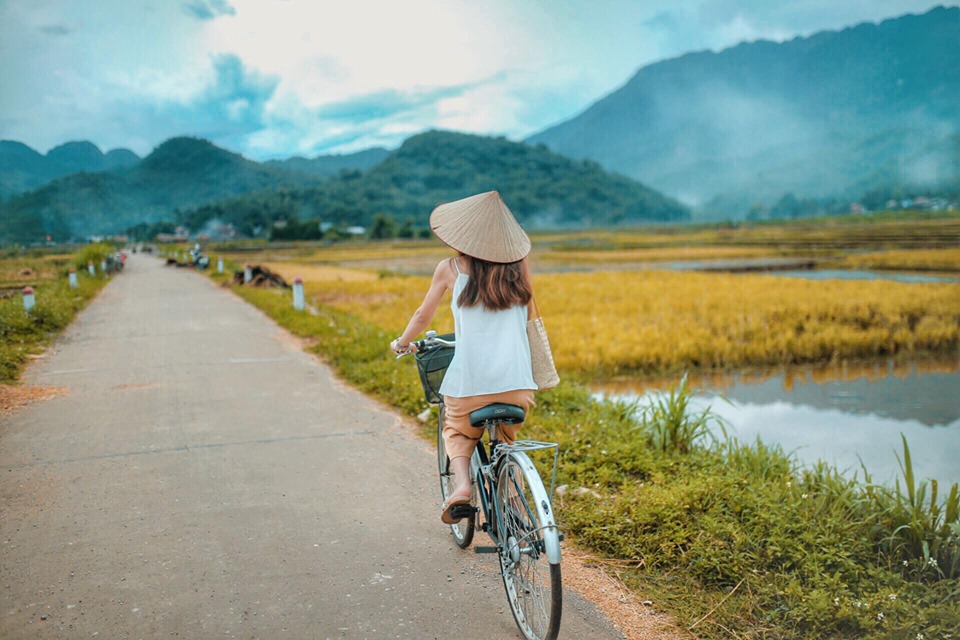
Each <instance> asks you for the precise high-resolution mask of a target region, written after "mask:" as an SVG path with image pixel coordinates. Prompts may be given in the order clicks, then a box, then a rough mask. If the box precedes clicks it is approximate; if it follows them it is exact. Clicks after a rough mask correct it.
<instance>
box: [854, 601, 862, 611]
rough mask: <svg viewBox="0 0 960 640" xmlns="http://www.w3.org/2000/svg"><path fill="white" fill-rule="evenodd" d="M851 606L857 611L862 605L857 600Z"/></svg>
mask: <svg viewBox="0 0 960 640" xmlns="http://www.w3.org/2000/svg"><path fill="white" fill-rule="evenodd" d="M853 606H855V607H856V608H857V609H859V608H860V607H862V606H863V603H862V602H860V601H859V600H857V601H856V602H854V603H853Z"/></svg>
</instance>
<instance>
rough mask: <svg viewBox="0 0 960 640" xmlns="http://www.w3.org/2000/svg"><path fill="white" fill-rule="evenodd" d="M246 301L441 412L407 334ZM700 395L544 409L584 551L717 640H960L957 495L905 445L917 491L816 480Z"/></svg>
mask: <svg viewBox="0 0 960 640" xmlns="http://www.w3.org/2000/svg"><path fill="white" fill-rule="evenodd" d="M213 277H214V278H215V279H218V280H221V281H222V280H224V279H225V277H221V276H216V275H213ZM235 290H236V292H237V293H238V294H239V295H240V296H242V297H243V298H244V299H246V300H248V301H249V302H251V303H252V304H254V305H256V306H257V307H259V308H260V309H262V310H264V311H265V312H266V313H267V314H268V315H270V316H271V317H272V318H274V319H275V320H276V321H277V322H278V323H279V324H281V325H282V326H284V327H286V328H287V329H289V330H290V331H292V332H293V333H294V334H296V335H299V336H302V337H305V338H310V339H312V340H313V341H314V346H312V347H311V349H312V350H313V351H314V352H316V353H317V354H319V355H320V356H321V357H323V358H324V359H325V360H326V361H327V362H328V363H329V364H331V365H332V366H333V368H334V369H335V370H336V371H337V372H338V373H339V375H340V376H341V377H343V378H344V379H345V380H347V381H348V382H350V383H351V384H353V385H355V386H357V387H358V388H360V389H361V390H363V391H365V392H367V393H370V394H371V395H374V396H376V397H377V398H379V399H381V400H383V401H385V402H388V403H389V404H391V405H393V406H394V407H396V408H397V409H398V410H400V411H402V412H404V413H406V414H408V415H416V414H418V413H420V412H421V411H423V410H424V408H426V407H427V405H426V402H425V400H424V398H423V393H422V391H421V389H420V386H419V382H418V379H417V374H416V371H415V369H414V365H413V362H412V361H400V362H397V361H396V360H394V358H393V356H392V355H391V354H390V353H389V352H388V349H387V344H388V342H389V340H390V339H391V338H392V337H393V336H392V335H387V334H386V333H385V332H384V331H383V330H382V329H379V328H378V327H376V326H373V325H371V324H368V323H365V322H363V321H361V320H359V319H358V318H356V317H354V316H351V315H348V314H346V313H343V312H338V311H335V310H332V309H329V308H325V307H323V306H320V307H319V308H318V313H317V314H316V315H312V314H310V313H306V312H296V311H294V310H293V308H292V304H291V301H290V296H289V292H283V293H282V294H280V293H279V292H277V291H273V290H263V289H247V288H237V289H235ZM691 393H692V392H691V391H690V390H689V389H687V388H686V387H685V386H684V387H683V388H680V389H677V390H675V391H674V392H673V393H672V394H671V395H668V396H666V397H665V398H663V399H661V401H660V404H659V405H655V406H654V407H652V408H648V409H647V410H646V411H641V412H640V413H639V414H638V412H637V407H635V406H632V405H629V404H625V403H613V402H599V401H596V400H595V399H593V397H592V395H591V394H590V392H589V391H588V390H587V389H586V388H584V387H582V386H577V385H574V384H570V383H567V382H564V383H561V385H560V386H559V387H558V388H556V389H553V390H551V391H548V392H544V393H539V394H538V397H537V402H538V406H537V408H536V409H535V410H534V413H533V414H532V419H531V420H530V421H529V423H528V425H527V426H526V427H525V436H526V437H529V438H534V439H545V440H551V441H555V442H558V443H559V445H560V451H561V457H560V467H559V471H558V483H559V484H560V485H566V490H565V491H563V492H562V494H558V496H557V507H558V512H559V514H560V522H561V526H562V528H563V529H564V531H565V532H566V534H567V535H568V537H569V539H571V540H573V541H575V542H576V544H578V545H580V546H582V547H585V548H589V549H591V550H592V551H593V552H595V553H597V554H599V555H601V556H602V557H605V558H607V559H609V560H610V562H611V563H613V564H615V565H616V566H617V567H618V574H619V575H620V576H621V578H623V579H624V580H625V582H626V583H627V584H628V585H629V586H630V587H632V588H634V589H636V590H637V591H638V592H640V593H642V594H645V597H651V598H652V599H653V600H654V601H655V602H656V603H657V605H658V606H659V607H662V608H665V609H666V610H668V611H669V612H670V613H672V614H673V615H674V616H675V617H676V619H677V620H678V622H679V624H680V625H682V626H683V627H686V628H690V629H691V630H692V631H693V633H695V634H696V635H698V636H700V637H703V638H717V639H720V638H724V639H726V638H757V639H759V638H770V639H773V638H776V639H811V640H813V639H820V638H835V639H851V640H852V639H854V638H858V639H860V638H864V639H870V640H881V639H891V640H892V639H894V638H909V639H914V638H917V637H919V636H918V634H922V637H924V638H960V600H958V598H960V576H958V568H957V558H958V553H960V523H958V520H957V518H958V514H957V511H958V506H957V488H956V486H954V487H953V488H951V490H950V491H949V492H947V494H948V497H947V498H946V499H945V500H941V499H940V498H939V497H938V496H937V490H936V487H935V485H934V484H933V483H932V482H930V483H926V482H918V481H917V480H916V479H915V478H914V477H913V471H912V465H911V462H910V457H909V448H908V446H907V445H906V443H904V450H903V457H902V461H903V475H904V477H903V480H904V487H903V488H899V487H896V488H887V487H878V486H874V485H872V484H870V481H869V477H867V478H866V479H860V480H857V479H851V478H848V477H845V476H844V475H842V474H841V473H839V472H838V471H837V470H836V469H835V468H833V467H830V466H829V465H826V464H818V465H816V466H814V467H801V466H800V465H799V464H798V463H797V462H796V460H795V459H793V458H792V457H790V456H788V455H786V454H785V453H784V452H783V451H782V450H781V449H779V448H778V447H774V446H768V445H764V444H762V443H760V442H757V443H741V442H738V441H736V440H733V439H729V438H725V437H723V434H722V431H720V430H718V429H717V427H716V423H715V421H713V420H712V416H711V414H710V413H709V412H705V413H701V414H691V413H690V411H689V409H688V408H687V407H686V404H687V403H688V401H689V396H690V394H691ZM638 415H639V416H641V417H638ZM933 561H935V562H933ZM625 567H626V568H625Z"/></svg>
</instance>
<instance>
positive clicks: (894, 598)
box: [887, 593, 897, 600]
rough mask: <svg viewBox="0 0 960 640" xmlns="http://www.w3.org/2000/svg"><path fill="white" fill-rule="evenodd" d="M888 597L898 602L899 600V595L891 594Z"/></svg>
mask: <svg viewBox="0 0 960 640" xmlns="http://www.w3.org/2000/svg"><path fill="white" fill-rule="evenodd" d="M887 597H888V598H890V599H891V600H896V599H897V594H895V593H891V594H890V595H889V596H887Z"/></svg>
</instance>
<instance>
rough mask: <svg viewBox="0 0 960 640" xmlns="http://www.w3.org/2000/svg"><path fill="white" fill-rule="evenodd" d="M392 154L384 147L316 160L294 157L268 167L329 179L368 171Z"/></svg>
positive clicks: (271, 162) (318, 157) (269, 162)
mask: <svg viewBox="0 0 960 640" xmlns="http://www.w3.org/2000/svg"><path fill="white" fill-rule="evenodd" d="M388 155H390V152H389V151H387V150H386V149H384V148H383V147H372V148H370V149H364V150H363V151H357V152H356V153H344V154H336V153H335V154H330V155H325V156H317V157H316V158H303V157H301V156H294V157H292V158H286V159H284V160H268V161H267V162H266V164H267V166H270V167H275V168H277V169H285V170H288V171H298V172H300V173H305V174H307V175H311V176H320V177H324V178H329V177H330V176H334V175H336V174H338V173H339V172H340V171H343V170H348V171H349V170H354V169H359V170H360V171H366V170H367V169H369V168H370V167H372V166H374V165H376V164H379V163H380V162H383V161H384V160H385V159H386V158H387V156H388Z"/></svg>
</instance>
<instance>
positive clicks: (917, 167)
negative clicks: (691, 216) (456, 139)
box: [528, 7, 960, 213]
mask: <svg viewBox="0 0 960 640" xmlns="http://www.w3.org/2000/svg"><path fill="white" fill-rule="evenodd" d="M958 61H960V8H957V7H953V8H949V9H947V8H943V7H938V8H935V9H932V10H931V11H929V12H928V13H926V14H924V15H919V16H918V15H907V16H903V17H900V18H896V19H891V20H886V21H883V22H882V23H880V24H861V25H859V26H856V27H852V28H849V29H845V30H843V31H839V32H834V31H830V32H822V33H818V34H815V35H813V36H810V37H808V38H795V39H793V40H791V41H789V42H784V43H773V42H765V41H760V42H754V43H749V44H741V45H738V46H736V47H733V48H731V49H727V50H725V51H721V52H719V53H713V52H701V53H691V54H688V55H684V56H681V57H679V58H675V59H671V60H666V61H663V62H659V63H656V64H652V65H649V66H646V67H643V68H642V69H640V70H639V71H638V72H637V73H636V75H634V76H633V78H631V79H630V81H629V82H627V83H626V85H624V86H623V87H622V88H620V89H619V90H617V91H615V92H614V93H612V94H610V95H608V96H606V97H605V98H603V99H602V100H600V101H598V102H597V103H595V104H594V105H593V106H591V107H590V108H588V109H587V110H586V111H584V112H583V113H581V114H580V115H578V116H577V117H575V118H573V119H571V120H569V121H567V122H564V123H561V124H559V125H556V126H554V127H551V128H549V129H547V130H545V131H543V132H541V133H538V134H536V135H534V136H532V137H531V138H529V140H528V142H531V143H544V144H546V145H547V146H548V147H550V148H551V149H553V150H555V151H557V152H558V153H562V154H565V155H568V156H570V157H573V158H590V159H593V160H595V161H597V162H600V163H601V164H602V165H603V166H605V167H608V168H610V169H612V170H615V171H620V172H622V173H624V174H626V175H629V176H631V177H634V178H637V179H639V180H643V181H645V182H646V183H648V184H650V185H651V186H653V187H654V188H657V189H660V190H662V191H664V192H666V193H668V194H671V195H673V196H676V197H679V198H681V199H682V200H684V201H687V202H692V203H697V204H700V205H704V203H708V202H709V201H710V200H711V199H714V206H717V203H726V204H725V205H722V206H729V207H742V206H744V205H747V206H749V203H755V202H763V203H767V204H769V203H770V202H772V201H774V200H776V199H777V198H779V197H780V196H782V195H783V194H784V193H785V192H788V191H789V192H795V193H796V194H798V195H804V196H828V195H836V194H847V195H853V196H856V195H859V194H861V193H863V192H864V191H865V190H869V189H873V188H878V187H881V186H888V185H885V184H884V183H887V182H889V181H891V180H895V181H899V182H900V183H902V184H924V183H930V182H931V181H933V182H946V183H949V182H950V181H952V180H955V179H957V178H960V173H956V172H954V169H955V167H956V166H957V165H958V161H960V149H958V148H957V146H956V145H955V144H954V143H952V142H951V138H950V136H951V135H953V134H955V133H956V132H958V131H960V62H958ZM951 167H954V169H951ZM708 206H709V205H708ZM741 213H742V211H741Z"/></svg>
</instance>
